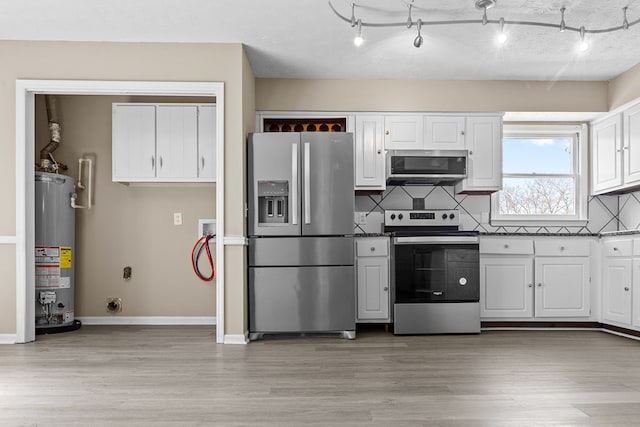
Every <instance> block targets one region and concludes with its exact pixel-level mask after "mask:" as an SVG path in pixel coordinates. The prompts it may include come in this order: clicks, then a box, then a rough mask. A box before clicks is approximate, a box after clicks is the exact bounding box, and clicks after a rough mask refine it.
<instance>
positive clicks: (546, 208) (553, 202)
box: [499, 177, 575, 215]
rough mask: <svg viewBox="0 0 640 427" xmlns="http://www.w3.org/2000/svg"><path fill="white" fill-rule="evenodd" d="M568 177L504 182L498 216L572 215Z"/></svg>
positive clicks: (515, 179) (573, 194)
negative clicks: (499, 214) (500, 214)
mask: <svg viewBox="0 0 640 427" xmlns="http://www.w3.org/2000/svg"><path fill="white" fill-rule="evenodd" d="M574 188H575V185H574V182H573V179H572V178H548V177H540V178H531V179H529V178H526V179H517V178H512V179H505V180H504V182H503V189H502V191H501V192H500V194H499V209H500V213H502V214H506V215H573V214H574V213H575V192H574Z"/></svg>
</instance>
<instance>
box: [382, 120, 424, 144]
mask: <svg viewBox="0 0 640 427" xmlns="http://www.w3.org/2000/svg"><path fill="white" fill-rule="evenodd" d="M384 129H385V130H384V148H386V149H387V150H405V149H419V150H420V149H422V148H423V142H422V141H423V135H422V117H421V116H419V115H411V116H386V117H385V118H384Z"/></svg>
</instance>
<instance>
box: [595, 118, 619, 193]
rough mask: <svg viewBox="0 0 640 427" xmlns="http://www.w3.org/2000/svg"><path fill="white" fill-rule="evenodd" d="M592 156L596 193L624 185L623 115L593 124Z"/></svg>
mask: <svg viewBox="0 0 640 427" xmlns="http://www.w3.org/2000/svg"><path fill="white" fill-rule="evenodd" d="M591 158H592V166H591V176H592V191H593V193H594V194H598V193H603V192H606V191H609V190H612V189H614V188H617V187H619V186H620V185H622V117H621V115H620V114H616V115H614V116H612V117H609V118H607V119H605V120H603V121H600V122H598V123H595V124H593V126H592V128H591Z"/></svg>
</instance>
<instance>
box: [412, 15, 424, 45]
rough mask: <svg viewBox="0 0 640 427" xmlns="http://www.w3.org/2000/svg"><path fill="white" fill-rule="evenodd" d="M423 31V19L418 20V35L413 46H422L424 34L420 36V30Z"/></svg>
mask: <svg viewBox="0 0 640 427" xmlns="http://www.w3.org/2000/svg"><path fill="white" fill-rule="evenodd" d="M421 29H422V19H418V35H417V36H416V38H415V39H413V45H414V46H415V47H420V46H422V34H420V30H421Z"/></svg>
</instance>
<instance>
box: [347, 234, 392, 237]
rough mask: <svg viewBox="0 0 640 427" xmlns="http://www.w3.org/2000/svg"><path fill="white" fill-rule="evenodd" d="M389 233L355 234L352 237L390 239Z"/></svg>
mask: <svg viewBox="0 0 640 427" xmlns="http://www.w3.org/2000/svg"><path fill="white" fill-rule="evenodd" d="M390 236H391V233H356V234H354V235H353V237H390Z"/></svg>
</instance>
